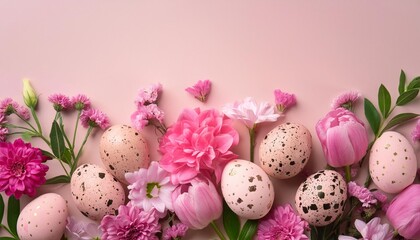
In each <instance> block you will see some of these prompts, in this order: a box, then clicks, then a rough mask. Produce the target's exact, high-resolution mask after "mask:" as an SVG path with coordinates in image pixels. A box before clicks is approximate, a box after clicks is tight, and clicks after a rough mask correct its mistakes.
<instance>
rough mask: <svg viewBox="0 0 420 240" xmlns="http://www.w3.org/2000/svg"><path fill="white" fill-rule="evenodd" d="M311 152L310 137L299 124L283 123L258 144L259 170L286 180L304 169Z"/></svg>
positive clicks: (306, 130) (307, 131)
mask: <svg viewBox="0 0 420 240" xmlns="http://www.w3.org/2000/svg"><path fill="white" fill-rule="evenodd" d="M311 150H312V136H311V133H310V132H309V130H308V129H307V128H306V127H304V126H303V125H301V124H297V123H284V124H281V125H279V126H277V127H276V128H274V129H273V130H271V131H270V132H269V133H268V134H267V135H266V136H265V138H264V140H263V141H262V142H261V144H260V149H259V156H260V163H261V168H262V169H263V170H264V171H265V172H266V173H267V174H268V175H270V176H272V177H275V178H278V179H287V178H291V177H294V176H296V175H297V174H298V173H299V172H300V171H302V169H303V168H304V167H305V165H306V163H307V162H308V160H309V157H310V155H311Z"/></svg>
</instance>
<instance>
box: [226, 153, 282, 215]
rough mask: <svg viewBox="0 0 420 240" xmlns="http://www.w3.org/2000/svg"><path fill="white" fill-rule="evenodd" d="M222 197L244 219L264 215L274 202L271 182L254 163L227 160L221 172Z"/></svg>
mask: <svg viewBox="0 0 420 240" xmlns="http://www.w3.org/2000/svg"><path fill="white" fill-rule="evenodd" d="M221 187H222V193H223V197H224V199H225V201H226V203H227V204H228V206H229V207H230V209H232V211H233V212H235V213H236V214H237V215H238V216H240V217H242V218H246V219H259V218H262V217H264V216H265V215H266V214H267V213H268V212H269V211H270V209H271V206H272V205H273V202H274V189H273V184H272V183H271V181H270V179H269V178H268V176H267V174H266V173H265V172H264V171H263V170H262V169H261V168H260V167H259V166H258V165H256V164H255V163H252V162H250V161H246V160H239V159H238V160H234V161H231V162H229V163H228V164H227V165H226V167H225V168H224V170H223V173H222V182H221Z"/></svg>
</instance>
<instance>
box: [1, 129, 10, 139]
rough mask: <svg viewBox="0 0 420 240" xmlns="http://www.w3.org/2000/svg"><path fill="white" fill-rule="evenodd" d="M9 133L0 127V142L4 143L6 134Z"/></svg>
mask: <svg viewBox="0 0 420 240" xmlns="http://www.w3.org/2000/svg"><path fill="white" fill-rule="evenodd" d="M8 133H9V129H8V128H5V127H1V126H0V142H5V141H6V138H7V134H8Z"/></svg>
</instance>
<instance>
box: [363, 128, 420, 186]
mask: <svg viewBox="0 0 420 240" xmlns="http://www.w3.org/2000/svg"><path fill="white" fill-rule="evenodd" d="M416 171H417V159H416V154H415V152H414V149H413V147H412V146H411V144H410V143H409V141H408V140H407V139H406V138H405V137H404V136H403V135H401V134H400V133H397V132H393V131H389V132H385V133H383V134H382V135H381V136H380V137H379V138H378V139H377V140H376V141H375V144H373V146H372V149H371V151H370V157H369V172H370V176H371V177H372V180H373V182H374V183H375V184H376V186H378V188H379V189H381V190H382V191H384V192H387V193H398V192H400V191H402V190H403V189H404V188H406V187H407V186H409V185H410V184H412V183H413V181H414V179H415V177H416Z"/></svg>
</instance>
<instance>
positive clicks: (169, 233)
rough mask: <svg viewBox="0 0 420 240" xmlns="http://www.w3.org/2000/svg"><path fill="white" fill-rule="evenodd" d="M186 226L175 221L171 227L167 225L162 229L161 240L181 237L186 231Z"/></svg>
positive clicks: (173, 239) (172, 239)
mask: <svg viewBox="0 0 420 240" xmlns="http://www.w3.org/2000/svg"><path fill="white" fill-rule="evenodd" d="M187 230H188V226H187V225H185V224H183V223H177V224H174V225H172V226H171V227H167V228H165V229H164V230H163V234H162V239H163V240H175V239H181V238H183V237H184V236H185V234H186V233H187Z"/></svg>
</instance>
